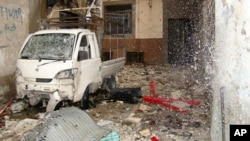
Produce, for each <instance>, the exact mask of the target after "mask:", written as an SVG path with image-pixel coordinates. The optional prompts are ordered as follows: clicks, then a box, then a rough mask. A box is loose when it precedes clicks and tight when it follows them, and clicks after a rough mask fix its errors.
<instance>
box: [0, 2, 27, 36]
mask: <svg viewBox="0 0 250 141" xmlns="http://www.w3.org/2000/svg"><path fill="white" fill-rule="evenodd" d="M0 21H2V22H1V23H0V39H1V38H2V40H3V41H12V40H13V36H14V35H15V32H16V31H17V28H18V25H21V26H22V24H23V11H22V9H21V8H8V7H4V6H1V5H0Z"/></svg>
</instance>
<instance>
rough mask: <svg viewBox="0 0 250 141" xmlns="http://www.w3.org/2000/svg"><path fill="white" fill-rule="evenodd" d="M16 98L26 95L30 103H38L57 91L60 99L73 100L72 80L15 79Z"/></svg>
mask: <svg viewBox="0 0 250 141" xmlns="http://www.w3.org/2000/svg"><path fill="white" fill-rule="evenodd" d="M16 89H17V98H22V99H23V98H24V97H27V98H28V101H29V103H30V105H36V104H38V103H39V102H40V101H41V100H42V99H48V100H49V99H50V98H51V96H53V95H54V94H55V92H57V93H58V96H59V97H60V99H61V100H73V94H74V92H75V89H74V81H73V80H72V79H65V80H52V81H51V82H49V83H38V82H31V81H17V83H16Z"/></svg>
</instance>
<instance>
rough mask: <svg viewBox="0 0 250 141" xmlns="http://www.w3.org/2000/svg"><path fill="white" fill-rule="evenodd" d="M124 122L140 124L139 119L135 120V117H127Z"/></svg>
mask: <svg viewBox="0 0 250 141" xmlns="http://www.w3.org/2000/svg"><path fill="white" fill-rule="evenodd" d="M125 121H128V122H131V123H135V124H138V123H140V122H141V118H137V117H128V118H126V119H125Z"/></svg>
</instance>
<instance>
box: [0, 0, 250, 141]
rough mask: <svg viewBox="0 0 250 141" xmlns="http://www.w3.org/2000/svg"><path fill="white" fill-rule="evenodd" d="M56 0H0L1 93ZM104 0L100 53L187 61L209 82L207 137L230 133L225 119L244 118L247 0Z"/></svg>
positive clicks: (9, 90) (10, 91)
mask: <svg viewBox="0 0 250 141" xmlns="http://www.w3.org/2000/svg"><path fill="white" fill-rule="evenodd" d="M56 2H58V1H56V0H47V1H44V0H39V1H36V0H24V1H13V0H10V1H8V2H7V1H1V2H0V19H1V20H2V21H3V22H1V23H0V68H1V69H0V97H1V101H4V100H5V99H6V98H9V97H11V96H14V95H15V69H16V68H15V64H16V59H17V54H18V52H19V49H20V48H21V45H22V43H23V41H24V39H25V38H26V37H27V36H28V34H29V33H33V32H35V31H37V30H40V28H41V19H46V18H47V16H48V14H49V10H51V9H53V7H54V4H55V3H56ZM60 2H62V1H60ZM62 3H64V4H65V5H64V6H68V8H72V7H73V8H77V7H81V6H84V5H86V1H85V0H77V1H74V0H71V1H65V0H64V1H63V2H62ZM101 4H102V5H101V7H102V13H101V14H102V15H103V20H102V23H101V25H102V26H101V28H99V27H98V28H95V27H94V28H95V30H98V31H101V33H102V34H101V37H102V40H100V41H101V44H102V58H103V60H106V59H107V60H108V59H110V58H117V57H119V56H126V61H127V63H144V64H147V65H150V64H173V65H183V66H186V65H188V66H192V67H193V68H194V69H195V70H197V75H199V76H200V77H201V79H204V80H206V81H207V83H208V86H211V88H212V94H213V102H212V108H213V112H212V123H211V137H212V139H213V140H217V139H219V140H222V139H223V138H224V139H226V140H228V139H229V125H230V124H249V120H248V119H249V114H247V112H248V111H249V108H248V106H247V105H248V103H249V91H250V90H249V88H248V87H249V81H248V78H249V77H248V75H249V73H250V68H249V65H248V64H249V63H248V62H247V61H248V60H249V57H248V56H249V49H248V42H249V33H248V29H249V28H250V25H249V24H248V18H247V17H249V15H250V12H249V10H248V7H249V6H250V2H249V1H248V0H241V1H231V0H212V1H210V0H178V1H176V0H127V1H123V0H103V1H102V3H101ZM59 8H60V6H59ZM64 8H65V7H64ZM66 8H67V7H66ZM71 15H73V16H75V14H72V13H71ZM222 106H223V107H225V108H224V109H221V107H222ZM218 125H219V127H218Z"/></svg>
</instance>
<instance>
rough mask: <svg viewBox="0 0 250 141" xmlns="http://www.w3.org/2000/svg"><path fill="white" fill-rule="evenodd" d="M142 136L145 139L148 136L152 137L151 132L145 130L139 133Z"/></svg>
mask: <svg viewBox="0 0 250 141" xmlns="http://www.w3.org/2000/svg"><path fill="white" fill-rule="evenodd" d="M139 133H140V135H141V136H143V137H147V136H150V135H151V132H150V130H149V129H144V130H141V131H139Z"/></svg>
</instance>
